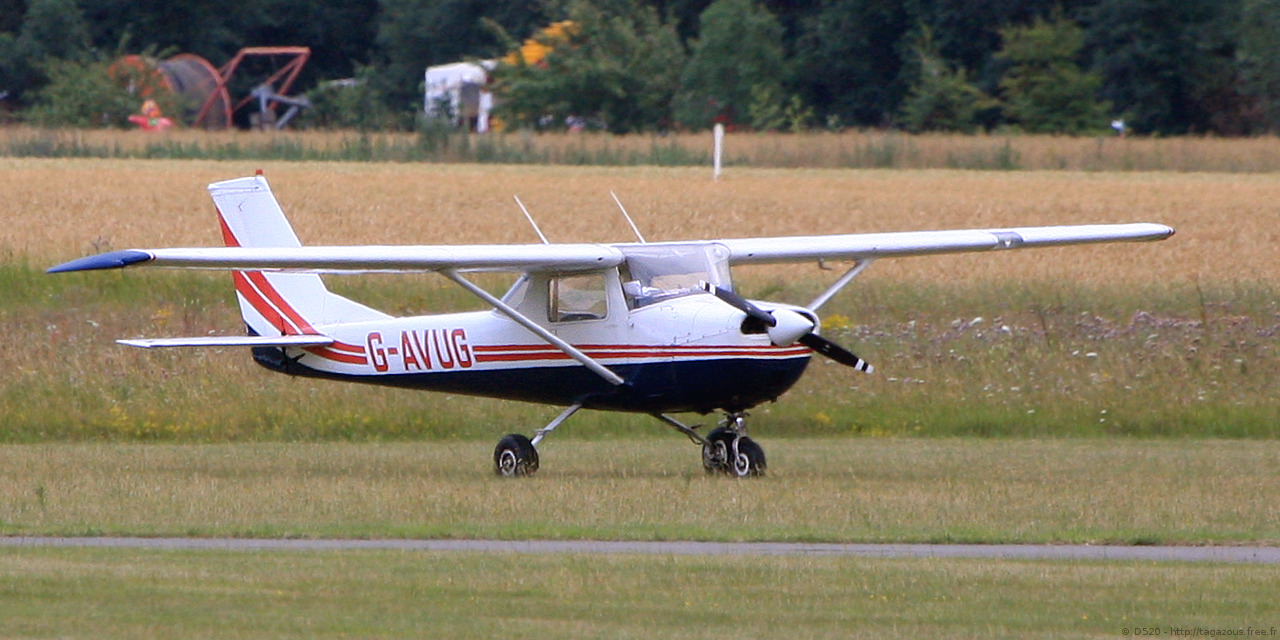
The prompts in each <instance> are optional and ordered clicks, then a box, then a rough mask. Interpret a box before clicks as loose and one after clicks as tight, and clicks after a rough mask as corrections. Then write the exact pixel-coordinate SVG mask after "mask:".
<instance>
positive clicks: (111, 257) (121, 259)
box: [45, 249, 152, 273]
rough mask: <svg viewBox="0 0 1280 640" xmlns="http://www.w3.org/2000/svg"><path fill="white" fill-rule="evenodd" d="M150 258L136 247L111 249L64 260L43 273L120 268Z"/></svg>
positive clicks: (150, 256)
mask: <svg viewBox="0 0 1280 640" xmlns="http://www.w3.org/2000/svg"><path fill="white" fill-rule="evenodd" d="M151 259H152V255H151V254H150V253H147V252H146V251H138V250H137V249H127V250H125V251H112V252H110V253H100V254H98V255H96V256H89V257H87V258H80V259H79V260H72V261H71V262H64V263H62V264H60V265H58V266H56V267H51V268H49V269H48V270H47V271H45V273H65V272H67V271H94V270H97V269H121V268H124V267H127V266H129V265H131V264H138V263H139V262H148V261H150V260H151Z"/></svg>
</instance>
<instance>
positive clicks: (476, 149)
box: [0, 127, 1280, 173]
mask: <svg viewBox="0 0 1280 640" xmlns="http://www.w3.org/2000/svg"><path fill="white" fill-rule="evenodd" d="M726 140H727V141H726V143H725V152H724V153H725V156H724V161H725V163H726V165H727V166H736V167H779V168H843V169H873V168H874V169H968V170H980V171H991V170H996V171H1012V170H1019V171H1021V170H1032V171H1043V170H1051V171H1061V170H1067V171H1176V172H1200V171H1210V172H1231V173H1237V172H1238V173H1268V172H1272V171H1276V170H1277V169H1280V153H1277V151H1278V150H1280V141H1277V139H1276V138H1274V137H1270V136H1266V137H1258V138H1248V139H1241V138H1233V139H1219V138H1210V137H1180V138H1114V137H1105V136H1104V137H1066V136H1046V135H1023V134H992V135H955V134H921V135H912V134H905V133H901V132H894V131H874V130H871V131H846V132H839V133H837V132H812V133H803V134H773V133H730V134H729V136H728V137H727V139H726ZM711 146H712V145H711V134H710V133H709V132H706V133H672V134H663V135H648V134H635V135H625V136H618V135H610V134H604V133H597V134H566V133H539V134H535V133H531V132H528V131H517V132H505V133H491V134H486V135H470V134H466V133H456V132H451V131H449V130H444V129H438V128H434V127H428V128H426V129H424V130H423V131H421V132H419V133H379V132H359V131H282V132H258V131H252V132H247V131H226V132H208V131H200V130H176V131H166V132H159V133H157V132H144V131H116V130H93V131H82V130H58V129H52V130H50V129H38V128H29V127H10V128H8V129H5V130H3V132H2V135H0V156H8V157H14V158H97V159H153V160H232V161H249V160H253V161H289V162H311V161H330V162H446V163H454V162H468V163H483V164H525V165H528V164H539V165H597V166H640V165H649V166H664V167H693V166H697V167H709V165H710V164H711V155H712V148H711Z"/></svg>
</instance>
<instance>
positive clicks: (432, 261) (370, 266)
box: [48, 244, 623, 273]
mask: <svg viewBox="0 0 1280 640" xmlns="http://www.w3.org/2000/svg"><path fill="white" fill-rule="evenodd" d="M622 259H623V257H622V252H620V251H618V250H617V249H615V248H613V247H610V246H607V245H595V244H529V245H435V246H427V245H422V246H346V247H319V246H307V247H206V248H199V247H194V248H186V249H127V250H124V251H112V252H110V253H103V254H98V255H95V256H89V257H86V258H80V259H79V260H72V261H70V262H66V263H63V264H60V265H58V266H56V267H53V268H51V269H49V270H48V272H49V273H61V272H66V271H92V270H96V269H120V268H124V267H130V266H135V265H136V266H144V265H145V266H152V267H185V268H191V269H236V270H243V271H305V272H309V273H362V272H365V273H368V272H392V273H396V272H421V271H557V272H572V271H585V270H590V269H602V268H606V267H612V266H616V265H618V264H621V263H622Z"/></svg>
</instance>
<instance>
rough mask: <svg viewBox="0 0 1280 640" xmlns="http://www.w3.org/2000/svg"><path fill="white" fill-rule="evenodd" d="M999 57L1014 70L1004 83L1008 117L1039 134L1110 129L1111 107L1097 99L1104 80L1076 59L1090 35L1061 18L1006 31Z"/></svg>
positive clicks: (997, 54) (1008, 28) (1003, 79)
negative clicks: (1082, 66)
mask: <svg viewBox="0 0 1280 640" xmlns="http://www.w3.org/2000/svg"><path fill="white" fill-rule="evenodd" d="M1000 35H1001V37H1002V38H1003V40H1004V47H1003V48H1002V49H1001V50H1000V51H999V52H998V53H996V58H997V59H1000V60H1004V61H1006V62H1008V63H1009V64H1010V65H1011V66H1010V68H1009V69H1008V71H1006V72H1005V74H1004V77H1003V78H1001V79H1000V90H1001V92H1002V94H1003V97H1004V112H1005V116H1006V117H1008V118H1009V119H1010V120H1012V121H1014V122H1016V123H1017V124H1018V125H1019V126H1021V127H1022V128H1023V129H1025V130H1027V131H1031V132H1035V133H1085V132H1089V131H1098V130H1102V129H1104V128H1106V126H1107V122H1108V120H1109V118H1108V117H1107V115H1108V113H1107V112H1108V110H1109V109H1110V106H1109V105H1108V104H1106V103H1104V102H1100V101H1099V100H1098V99H1097V92H1098V89H1099V88H1100V87H1101V86H1102V78H1101V77H1100V76H1098V75H1096V74H1090V73H1084V72H1083V71H1081V70H1080V65H1079V64H1078V63H1077V62H1076V58H1077V57H1078V56H1079V54H1080V49H1081V47H1082V46H1083V45H1084V30H1083V29H1081V28H1080V27H1079V26H1078V25H1077V24H1076V23H1075V22H1072V21H1071V20H1068V19H1066V18H1064V17H1062V16H1061V15H1057V16H1055V17H1054V19H1053V20H1052V21H1045V20H1041V19H1038V18H1037V19H1036V20H1035V22H1033V23H1032V24H1030V25H1028V26H1011V27H1006V28H1004V29H1001V30H1000Z"/></svg>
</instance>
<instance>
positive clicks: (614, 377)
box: [440, 270, 626, 417]
mask: <svg viewBox="0 0 1280 640" xmlns="http://www.w3.org/2000/svg"><path fill="white" fill-rule="evenodd" d="M440 273H443V274H444V276H445V277H446V278H448V279H450V280H452V281H454V282H456V283H458V286H460V287H462V288H463V289H466V290H467V291H470V292H471V293H473V294H475V296H476V297H478V298H480V299H481V300H484V301H485V302H488V303H489V304H491V305H493V308H494V309H497V310H498V311H500V312H501V313H502V314H503V315H505V316H507V317H508V318H511V319H512V320H515V321H516V323H517V324H519V325H520V326H522V327H524V328H526V329H528V330H529V331H532V332H533V333H534V334H535V335H537V336H538V337H539V338H542V339H543V340H546V341H547V342H548V343H550V344H551V345H552V346H554V347H555V348H557V349H559V350H561V351H563V352H565V354H567V355H568V356H569V357H570V358H573V359H574V360H577V361H578V362H581V363H582V364H583V366H585V367H586V368H588V369H590V370H591V371H592V373H595V374H596V375H598V376H600V377H601V378H604V379H605V381H607V382H608V383H609V384H612V385H622V384H625V383H626V381H625V380H623V379H622V378H621V377H620V376H619V375H618V374H616V373H614V372H612V371H610V370H609V369H607V368H605V366H604V365H602V364H600V363H599V362H597V361H596V360H595V359H594V358H592V357H591V356H589V355H587V354H585V353H583V352H581V351H579V350H578V348H577V347H574V346H573V345H571V344H569V343H568V342H565V341H564V340H561V339H560V338H559V337H557V336H556V335H555V334H553V333H551V332H550V331H547V330H546V329H544V328H542V326H541V325H539V324H538V323H536V322H534V321H533V320H531V319H529V317H528V316H526V315H524V314H522V313H520V312H519V311H516V310H515V309H514V308H513V307H512V306H511V305H509V304H507V303H505V302H503V301H501V300H499V299H498V298H497V297H495V296H494V295H493V294H491V293H489V292H488V291H485V290H484V289H481V288H480V287H478V286H476V285H475V284H473V283H472V282H471V281H470V280H467V279H466V278H464V277H462V276H461V275H459V274H458V272H457V271H453V270H445V271H441V272H440ZM566 417H567V416H566Z"/></svg>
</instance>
